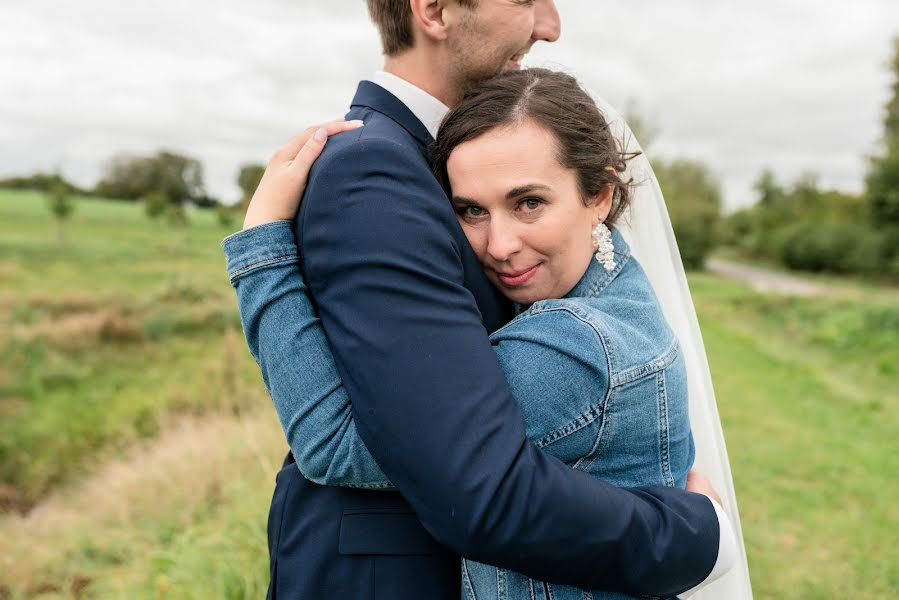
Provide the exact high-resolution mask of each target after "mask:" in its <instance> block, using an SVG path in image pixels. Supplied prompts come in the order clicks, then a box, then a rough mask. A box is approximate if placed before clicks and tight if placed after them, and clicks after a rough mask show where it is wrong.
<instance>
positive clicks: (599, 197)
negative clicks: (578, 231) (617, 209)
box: [593, 183, 615, 227]
mask: <svg viewBox="0 0 899 600" xmlns="http://www.w3.org/2000/svg"><path fill="white" fill-rule="evenodd" d="M614 196H615V186H614V185H612V184H611V183H609V184H606V185H604V186H603V187H602V190H600V192H599V193H598V194H596V195H595V196H593V226H594V227H595V226H596V225H599V224H600V223H603V222H605V220H606V217H608V216H609V212H610V211H611V210H612V198H614Z"/></svg>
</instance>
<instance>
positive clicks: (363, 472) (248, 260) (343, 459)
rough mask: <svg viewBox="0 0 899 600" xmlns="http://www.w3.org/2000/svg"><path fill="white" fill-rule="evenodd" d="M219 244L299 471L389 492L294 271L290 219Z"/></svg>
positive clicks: (327, 480)
mask: <svg viewBox="0 0 899 600" xmlns="http://www.w3.org/2000/svg"><path fill="white" fill-rule="evenodd" d="M222 248H223V250H224V251H225V255H226V257H227V261H228V276H229V278H230V279H231V285H232V286H233V287H234V289H235V291H236V292H237V303H238V308H239V311H240V318H241V323H242V324H243V330H244V335H245V336H246V340H247V345H248V346H249V348H250V353H251V354H252V355H253V358H254V359H255V360H256V362H257V363H258V364H259V368H260V370H261V371H262V378H263V381H264V382H265V386H266V388H267V389H268V391H269V394H270V395H271V398H272V401H273V403H274V405H275V410H276V411H277V413H278V418H279V420H280V421H281V426H282V428H283V429H284V433H285V435H286V436H287V442H288V444H289V445H290V448H291V450H292V451H293V455H294V458H295V459H296V461H297V466H298V467H299V469H300V471H301V472H302V473H303V475H304V476H305V477H306V478H307V479H309V480H311V481H314V482H316V483H320V484H324V485H341V486H346V487H361V488H369V489H390V488H391V487H392V486H391V484H390V482H389V481H388V480H387V476H386V475H384V473H383V472H382V471H381V469H380V467H378V464H377V463H376V462H375V460H374V458H372V456H371V453H369V451H368V448H366V447H365V444H364V443H363V442H362V440H361V438H360V437H359V435H358V432H357V430H356V424H355V422H354V420H353V415H352V406H351V404H350V399H349V396H348V395H347V392H346V389H345V388H344V387H343V384H342V383H341V380H340V377H339V375H338V373H337V368H336V366H335V364H334V357H333V355H332V353H331V349H330V347H329V346H328V341H327V339H326V338H325V333H324V330H323V328H322V326H321V322H320V321H319V319H318V317H317V316H316V315H315V311H314V309H313V307H312V303H311V301H310V299H309V296H308V294H307V289H306V284H305V282H304V280H303V277H302V274H301V272H300V270H299V268H298V263H299V255H298V252H297V246H296V242H295V240H294V236H293V230H292V223H291V222H290V221H274V222H271V223H266V224H263V225H259V226H257V227H253V228H251V229H247V230H245V231H241V232H238V233H235V234H233V235H231V236H229V237H227V238H225V240H224V241H223V242H222Z"/></svg>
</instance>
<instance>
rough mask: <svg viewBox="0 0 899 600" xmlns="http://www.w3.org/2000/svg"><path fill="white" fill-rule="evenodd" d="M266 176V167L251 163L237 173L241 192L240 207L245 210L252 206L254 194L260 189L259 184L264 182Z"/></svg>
mask: <svg viewBox="0 0 899 600" xmlns="http://www.w3.org/2000/svg"><path fill="white" fill-rule="evenodd" d="M264 174H265V165H260V164H255V163H251V164H246V165H243V166H242V167H240V171H238V173H237V185H238V186H239V187H240V191H241V197H240V207H241V208H243V209H244V210H246V208H247V206H249V205H250V200H251V199H252V198H253V193H254V192H255V191H256V188H257V187H259V182H260V181H262V176H263V175H264Z"/></svg>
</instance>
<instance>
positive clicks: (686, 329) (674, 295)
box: [593, 94, 752, 600]
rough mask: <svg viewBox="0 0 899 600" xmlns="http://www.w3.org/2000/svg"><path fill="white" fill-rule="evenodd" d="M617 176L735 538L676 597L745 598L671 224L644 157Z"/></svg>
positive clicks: (713, 420)
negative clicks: (725, 559) (722, 567)
mask: <svg viewBox="0 0 899 600" xmlns="http://www.w3.org/2000/svg"><path fill="white" fill-rule="evenodd" d="M593 97H594V99H595V100H596V103H597V106H598V107H599V109H600V110H601V111H602V113H603V115H604V116H605V117H606V121H607V122H608V123H609V126H610V127H611V130H612V132H613V133H614V134H615V138H616V139H618V140H622V141H623V143H624V144H625V146H626V148H625V149H626V150H627V151H629V152H633V151H641V152H642V149H641V148H640V146H639V143H638V142H637V141H636V140H635V138H634V136H633V133H632V132H631V130H630V128H629V127H628V125H627V123H625V121H624V119H623V118H622V117H621V115H619V114H618V112H617V111H616V110H615V109H614V108H612V107H611V106H610V105H609V104H608V103H606V102H605V101H604V100H602V99H601V98H600V97H599V96H597V95H596V94H593ZM625 176H626V177H625V179H627V178H630V177H633V181H634V183H635V186H634V188H633V193H632V196H631V204H630V207H629V209H628V210H627V211H626V212H625V213H623V215H622V217H621V218H620V219H619V221H617V222H616V225H615V226H616V227H617V228H618V229H619V231H621V233H622V235H623V236H624V238H625V240H627V242H628V244H629V245H630V248H631V254H632V255H633V256H635V257H636V258H637V260H638V261H639V262H640V264H641V266H642V267H643V269H644V271H646V274H647V276H648V277H649V281H650V283H651V284H652V287H653V289H654V290H655V293H656V296H658V298H659V302H660V303H661V306H662V311H663V312H664V314H665V317H666V318H667V319H668V323H669V325H670V326H671V328H672V329H673V330H674V333H675V334H676V335H677V338H678V340H679V342H680V345H681V349H682V351H683V353H684V357H685V361H686V365H687V385H688V393H689V410H690V425H691V427H692V430H693V438H694V441H695V444H696V461H695V466H696V467H697V468H698V469H699V470H700V471H702V472H703V473H704V474H705V475H706V476H707V477H708V478H709V480H711V482H712V485H713V486H714V487H715V490H716V491H717V492H718V493H719V494H720V495H721V500H722V502H723V505H724V506H723V508H724V511H725V512H726V513H727V516H728V517H729V518H730V520H731V524H732V525H733V527H734V536H735V539H736V541H737V561H736V564H735V565H734V567H733V568H732V569H731V570H730V571H729V572H728V573H727V574H726V575H724V576H723V577H721V578H720V579H718V580H717V581H715V582H713V583H711V584H709V585H707V586H704V587H702V588H701V589H699V590H696V591H691V592H688V593H687V594H684V595H683V597H684V598H690V599H691V600H721V599H726V600H751V598H752V587H751V585H750V581H749V566H748V563H747V561H746V549H745V547H744V545H743V532H742V528H741V526H740V514H739V512H738V511H737V496H736V493H735V492H734V483H733V479H732V477H731V472H730V462H729V461H728V458H727V448H726V447H725V444H724V433H723V432H722V430H721V420H720V418H719V416H718V407H717V405H716V403H715V391H714V389H713V388H712V377H711V373H710V371H709V364H708V360H707V358H706V353H705V346H704V345H703V342H702V334H701V333H700V330H699V321H698V320H697V318H696V309H695V308H694V306H693V299H692V297H691V295H690V289H689V287H688V286H687V278H686V275H685V273H684V266H683V263H682V262H681V258H680V252H679V251H678V248H677V241H676V240H675V238H674V229H673V228H672V227H671V220H670V219H669V217H668V209H667V207H666V206H665V199H664V198H663V197H662V190H661V189H660V188H659V183H658V181H657V180H656V176H655V174H654V173H653V171H652V167H651V166H650V164H649V160H648V159H647V158H646V156H645V155H643V154H640V155H639V156H637V157H636V158H634V159H632V160H631V161H630V163H629V165H628V170H627V172H626V173H625Z"/></svg>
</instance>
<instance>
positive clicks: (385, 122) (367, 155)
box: [311, 112, 430, 177]
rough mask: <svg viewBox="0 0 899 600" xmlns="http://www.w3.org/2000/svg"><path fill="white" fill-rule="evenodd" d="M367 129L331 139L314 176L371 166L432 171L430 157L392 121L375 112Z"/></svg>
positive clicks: (313, 173) (368, 120)
mask: <svg viewBox="0 0 899 600" xmlns="http://www.w3.org/2000/svg"><path fill="white" fill-rule="evenodd" d="M364 120H365V126H364V127H361V128H359V129H355V130H352V131H347V132H344V133H340V134H337V135H334V136H332V137H330V138H329V139H328V143H327V144H326V145H325V149H324V151H323V152H322V155H321V156H320V157H319V159H318V160H317V161H316V164H315V166H314V167H313V172H312V174H311V177H315V175H316V174H317V173H318V172H322V171H325V172H327V171H330V170H332V169H338V170H341V171H342V170H343V169H350V170H356V169H364V168H366V167H367V166H370V165H374V164H376V165H378V166H379V168H385V167H386V168H390V169H401V170H405V169H409V168H416V169H425V170H427V171H428V172H430V166H429V165H428V161H427V157H426V155H425V154H424V153H423V152H422V151H421V148H420V146H419V145H418V143H417V142H416V141H415V139H414V138H413V137H412V136H411V135H410V134H409V133H408V132H407V131H406V130H405V129H403V128H402V127H401V126H399V125H398V124H396V123H395V122H394V121H392V120H391V119H389V118H387V117H385V116H383V115H380V114H379V113H374V112H372V113H371V115H370V116H368V117H367V118H366V119H364Z"/></svg>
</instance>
